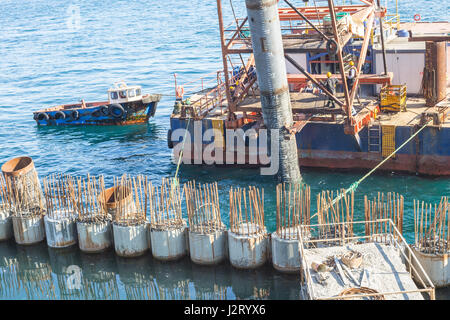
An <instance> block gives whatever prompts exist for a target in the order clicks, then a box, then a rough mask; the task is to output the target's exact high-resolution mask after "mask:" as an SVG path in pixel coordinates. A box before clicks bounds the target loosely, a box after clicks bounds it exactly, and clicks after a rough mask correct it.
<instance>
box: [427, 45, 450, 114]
mask: <svg viewBox="0 0 450 320" xmlns="http://www.w3.org/2000/svg"><path fill="white" fill-rule="evenodd" d="M446 49H447V44H446V42H445V41H441V42H432V41H427V42H426V50H425V52H426V54H425V74H424V78H425V82H426V83H425V86H426V87H427V88H429V90H428V92H427V93H426V94H425V97H426V104H427V106H430V107H432V106H434V105H436V103H438V102H440V101H442V100H444V99H445V97H446V96H447V51H446Z"/></svg>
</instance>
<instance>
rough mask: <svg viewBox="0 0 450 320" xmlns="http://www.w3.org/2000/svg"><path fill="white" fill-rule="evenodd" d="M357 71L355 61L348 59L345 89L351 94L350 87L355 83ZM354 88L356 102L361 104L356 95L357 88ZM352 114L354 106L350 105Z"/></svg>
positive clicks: (354, 113)
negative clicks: (348, 65)
mask: <svg viewBox="0 0 450 320" xmlns="http://www.w3.org/2000/svg"><path fill="white" fill-rule="evenodd" d="M357 72H358V71H357V70H356V67H355V63H354V62H353V61H350V69H349V70H348V75H347V90H348V93H349V94H350V95H351V93H352V89H353V84H354V83H355V78H356V73H357ZM355 90H356V95H355V96H356V99H358V103H359V105H361V101H360V100H359V95H358V88H355ZM352 115H353V116H354V115H356V110H355V108H354V107H353V106H352Z"/></svg>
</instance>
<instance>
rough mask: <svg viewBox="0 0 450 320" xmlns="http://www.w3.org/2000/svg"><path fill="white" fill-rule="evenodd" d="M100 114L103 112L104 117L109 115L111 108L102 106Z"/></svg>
mask: <svg viewBox="0 0 450 320" xmlns="http://www.w3.org/2000/svg"><path fill="white" fill-rule="evenodd" d="M100 112H101V113H102V114H103V115H104V116H107V115H109V108H108V106H105V105H103V106H100Z"/></svg>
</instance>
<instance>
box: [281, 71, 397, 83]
mask: <svg viewBox="0 0 450 320" xmlns="http://www.w3.org/2000/svg"><path fill="white" fill-rule="evenodd" d="M310 75H311V77H313V78H314V79H316V80H318V81H324V80H326V79H327V75H326V74H310ZM332 77H334V78H338V80H339V81H340V82H342V78H341V75H340V74H334V75H333V76H332ZM393 77H394V74H393V73H392V72H388V74H387V75H376V74H361V75H360V77H359V83H361V84H386V83H387V84H390V83H391V81H392V79H393ZM287 78H288V82H289V83H292V84H305V83H307V82H308V80H309V79H308V78H307V77H306V76H305V75H303V74H292V73H291V74H288V75H287Z"/></svg>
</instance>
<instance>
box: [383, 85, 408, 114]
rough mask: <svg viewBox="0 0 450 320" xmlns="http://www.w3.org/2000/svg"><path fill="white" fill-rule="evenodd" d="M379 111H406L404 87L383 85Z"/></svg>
mask: <svg viewBox="0 0 450 320" xmlns="http://www.w3.org/2000/svg"><path fill="white" fill-rule="evenodd" d="M380 100H381V105H380V107H381V111H383V112H386V111H390V112H399V111H406V85H405V84H402V85H385V86H384V87H382V88H381V91H380Z"/></svg>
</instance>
